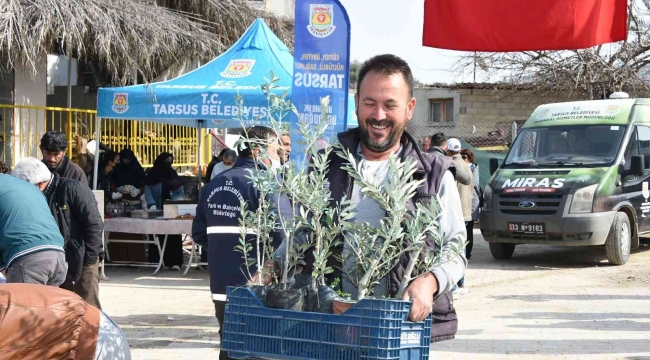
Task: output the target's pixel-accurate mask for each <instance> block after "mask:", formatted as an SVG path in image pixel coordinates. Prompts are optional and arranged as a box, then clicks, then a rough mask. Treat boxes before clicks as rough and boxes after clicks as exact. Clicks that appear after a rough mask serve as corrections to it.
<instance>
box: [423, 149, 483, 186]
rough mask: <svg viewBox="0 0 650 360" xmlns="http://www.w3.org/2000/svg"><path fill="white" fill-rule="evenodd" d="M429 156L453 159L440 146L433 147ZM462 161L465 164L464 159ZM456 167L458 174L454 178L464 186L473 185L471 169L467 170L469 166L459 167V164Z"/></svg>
mask: <svg viewBox="0 0 650 360" xmlns="http://www.w3.org/2000/svg"><path fill="white" fill-rule="evenodd" d="M429 154H431V155H433V156H437V157H444V158H450V159H451V157H449V156H448V155H447V152H446V151H445V150H444V149H443V148H441V147H438V146H432V147H431V150H429ZM452 161H453V159H452ZM461 161H463V162H464V160H462V159H461ZM461 164H462V163H461ZM463 165H464V164H463ZM455 166H456V172H455V175H454V178H455V179H456V181H458V182H459V183H461V184H462V185H471V184H472V177H471V172H470V170H469V169H466V168H467V166H458V165H457V164H456V165H455Z"/></svg>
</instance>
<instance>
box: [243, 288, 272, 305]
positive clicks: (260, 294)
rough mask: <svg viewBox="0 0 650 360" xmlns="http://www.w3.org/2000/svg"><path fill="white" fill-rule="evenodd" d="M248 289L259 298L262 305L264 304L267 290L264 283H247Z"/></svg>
mask: <svg viewBox="0 0 650 360" xmlns="http://www.w3.org/2000/svg"><path fill="white" fill-rule="evenodd" d="M248 288H249V289H251V291H252V292H253V293H254V294H255V295H256V296H257V297H258V298H259V299H260V301H261V302H262V305H264V306H266V292H267V291H268V286H265V285H249V286H248Z"/></svg>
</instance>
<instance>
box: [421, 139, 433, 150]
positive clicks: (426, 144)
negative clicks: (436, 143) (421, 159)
mask: <svg viewBox="0 0 650 360" xmlns="http://www.w3.org/2000/svg"><path fill="white" fill-rule="evenodd" d="M421 150H422V152H429V150H431V137H430V136H425V137H424V138H423V139H422V149H421Z"/></svg>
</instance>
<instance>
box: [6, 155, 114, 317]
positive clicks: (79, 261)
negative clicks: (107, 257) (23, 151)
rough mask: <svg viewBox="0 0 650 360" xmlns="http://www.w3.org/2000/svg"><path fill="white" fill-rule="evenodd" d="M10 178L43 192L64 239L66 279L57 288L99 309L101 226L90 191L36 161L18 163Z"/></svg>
mask: <svg viewBox="0 0 650 360" xmlns="http://www.w3.org/2000/svg"><path fill="white" fill-rule="evenodd" d="M11 175H13V176H15V177H17V178H19V179H22V180H25V181H27V182H29V183H30V184H32V185H36V187H38V189H39V190H41V191H42V192H43V195H45V198H46V199H47V202H48V205H49V206H50V212H51V214H52V216H54V220H56V224H57V225H58V227H59V231H60V232H61V235H63V238H64V239H65V258H66V261H67V262H68V276H67V277H66V279H65V283H64V284H63V285H62V286H61V287H62V288H64V289H66V290H70V291H73V292H75V293H77V294H78V295H79V296H81V297H82V298H83V299H84V300H86V301H87V302H88V303H90V304H91V305H93V306H95V307H97V308H99V309H101V305H100V303H99V256H100V251H101V246H102V233H103V232H104V223H103V222H102V218H101V215H100V214H99V209H97V201H96V200H95V195H94V194H93V192H92V190H90V188H89V187H88V185H87V184H86V183H82V182H80V181H77V180H73V179H66V178H63V177H60V176H59V174H57V173H56V172H55V173H50V172H49V171H48V169H47V167H46V166H45V165H44V164H43V163H42V162H40V161H38V159H36V158H25V159H23V160H21V161H20V162H19V163H18V164H16V167H15V169H14V170H13V171H12V172H11Z"/></svg>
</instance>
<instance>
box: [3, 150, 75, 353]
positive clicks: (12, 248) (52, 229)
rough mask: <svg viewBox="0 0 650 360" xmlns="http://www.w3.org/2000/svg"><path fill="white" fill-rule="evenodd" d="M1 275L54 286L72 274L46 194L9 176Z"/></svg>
mask: <svg viewBox="0 0 650 360" xmlns="http://www.w3.org/2000/svg"><path fill="white" fill-rule="evenodd" d="M37 161H38V160H37ZM45 170H46V171H47V168H46V169H45ZM47 173H48V175H49V171H47ZM0 271H2V274H3V276H4V277H5V278H6V282H8V283H30V284H41V285H52V286H59V285H61V284H63V282H64V281H65V278H66V273H67V271H68V265H67V264H66V262H65V252H64V250H63V236H61V233H60V232H59V229H58V228H57V226H56V222H55V221H54V218H53V217H52V214H50V211H49V209H48V207H47V202H46V201H45V198H44V197H43V194H41V192H40V191H38V189H37V188H35V187H34V186H33V185H30V184H29V183H27V182H25V181H23V180H20V179H18V178H15V177H13V176H11V175H8V174H0ZM3 286H4V285H3ZM1 318H2V317H0V319H1ZM0 357H1V356H0Z"/></svg>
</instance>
